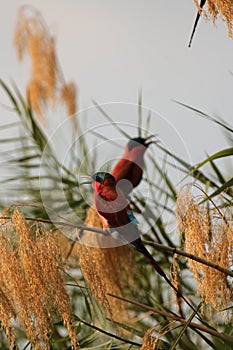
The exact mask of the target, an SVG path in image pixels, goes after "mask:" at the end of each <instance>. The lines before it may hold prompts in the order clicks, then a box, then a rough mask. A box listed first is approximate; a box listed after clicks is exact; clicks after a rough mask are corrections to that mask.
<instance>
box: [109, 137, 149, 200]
mask: <svg viewBox="0 0 233 350" xmlns="http://www.w3.org/2000/svg"><path fill="white" fill-rule="evenodd" d="M152 137H154V135H150V136H148V137H146V138H143V137H135V138H132V139H130V140H129V142H128V143H127V145H126V147H125V150H124V153H123V155H122V157H121V158H120V160H119V161H118V162H117V164H116V165H115V167H114V168H113V170H112V171H111V174H112V175H113V176H114V177H115V180H116V182H117V183H119V184H118V185H119V188H120V189H121V191H122V192H123V193H124V195H125V196H128V195H129V194H130V192H131V191H132V190H133V188H134V187H136V186H138V184H139V183H140V181H141V179H142V175H143V168H144V159H143V157H144V154H145V152H146V150H147V147H148V146H149V145H150V144H151V143H154V142H155V141H150V139H151V138H152ZM121 180H122V181H121Z"/></svg>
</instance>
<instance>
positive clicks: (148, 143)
mask: <svg viewBox="0 0 233 350" xmlns="http://www.w3.org/2000/svg"><path fill="white" fill-rule="evenodd" d="M153 138H155V140H153ZM156 138H157V139H156ZM148 141H149V142H148ZM158 142H159V139H158V134H153V135H149V136H147V137H146V138H145V146H146V147H148V146H149V145H151V144H152V143H155V144H156V143H158Z"/></svg>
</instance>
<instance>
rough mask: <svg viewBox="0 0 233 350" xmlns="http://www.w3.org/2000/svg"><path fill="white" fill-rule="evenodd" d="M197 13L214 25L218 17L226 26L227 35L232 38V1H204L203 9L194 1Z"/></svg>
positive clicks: (196, 0)
mask: <svg viewBox="0 0 233 350" xmlns="http://www.w3.org/2000/svg"><path fill="white" fill-rule="evenodd" d="M194 3H195V4H196V6H197V8H198V11H199V12H200V13H202V14H203V15H204V17H205V18H206V19H211V20H212V21H213V23H214V24H215V23H216V19H217V17H218V16H220V17H221V18H222V19H223V20H224V21H225V22H226V24H227V28H228V35H229V37H231V38H233V26H232V24H233V6H232V0H206V4H205V8H207V9H206V10H205V9H204V10H203V9H201V7H200V5H199V1H198V0H194Z"/></svg>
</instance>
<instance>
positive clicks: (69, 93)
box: [61, 81, 77, 116]
mask: <svg viewBox="0 0 233 350" xmlns="http://www.w3.org/2000/svg"><path fill="white" fill-rule="evenodd" d="M76 90H77V88H76V85H75V83H74V82H73V81H71V82H69V83H67V84H66V83H64V84H63V85H62V88H61V100H62V101H63V102H64V103H65V104H66V106H67V112H68V115H70V116H72V115H74V114H75V113H76V111H77V107H76V93H77V91H76Z"/></svg>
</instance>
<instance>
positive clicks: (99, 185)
mask: <svg viewBox="0 0 233 350" xmlns="http://www.w3.org/2000/svg"><path fill="white" fill-rule="evenodd" d="M85 183H90V182H85ZM92 186H93V188H94V202H95V206H96V209H97V211H98V213H99V215H100V216H101V217H104V218H105V220H106V221H107V223H108V226H109V227H110V228H112V229H114V230H116V231H117V232H118V234H119V235H120V237H121V239H122V240H123V241H125V242H127V243H130V244H131V245H133V246H134V248H135V249H136V250H137V251H139V252H140V253H142V254H143V255H144V258H145V259H146V260H147V261H148V262H149V263H150V264H151V265H152V266H153V267H154V269H155V270H156V271H157V272H158V273H159V274H160V275H161V276H162V277H163V278H164V279H165V281H166V282H167V283H168V284H169V285H170V286H171V287H172V288H173V289H174V291H175V292H176V294H177V296H179V297H181V298H182V299H183V300H184V301H185V302H186V303H187V304H188V305H189V306H190V307H191V308H192V310H193V311H195V313H197V312H196V310H195V309H194V308H193V306H192V305H191V304H190V303H189V302H188V300H187V299H186V298H185V297H184V296H183V295H182V294H181V293H180V292H179V290H178V289H177V288H176V287H175V286H174V285H173V284H172V282H171V281H170V280H169V278H168V277H167V275H166V274H165V272H164V271H163V270H162V269H161V267H160V266H159V265H158V263H157V262H156V261H155V260H154V258H153V257H152V255H151V254H150V253H149V251H148V250H147V249H146V247H145V246H144V245H143V243H142V240H141V238H140V234H141V233H140V231H139V229H138V227H137V224H136V222H135V221H136V219H135V220H134V219H133V214H132V212H131V210H130V206H129V201H128V200H127V199H126V197H125V196H124V194H123V193H122V191H121V190H120V189H119V188H118V187H117V183H116V180H115V178H114V177H113V176H112V175H111V174H109V173H106V172H98V173H96V174H95V175H93V177H92Z"/></svg>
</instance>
